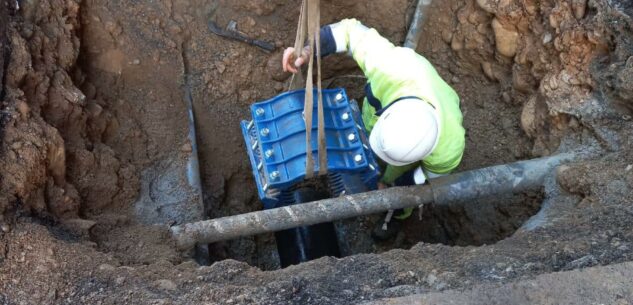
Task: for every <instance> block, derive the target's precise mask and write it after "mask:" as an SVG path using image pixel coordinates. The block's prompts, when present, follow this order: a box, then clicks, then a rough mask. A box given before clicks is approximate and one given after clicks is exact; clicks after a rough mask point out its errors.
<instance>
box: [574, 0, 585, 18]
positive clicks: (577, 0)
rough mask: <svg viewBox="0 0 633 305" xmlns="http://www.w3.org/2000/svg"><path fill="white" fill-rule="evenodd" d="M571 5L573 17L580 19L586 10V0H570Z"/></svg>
mask: <svg viewBox="0 0 633 305" xmlns="http://www.w3.org/2000/svg"><path fill="white" fill-rule="evenodd" d="M571 7H572V10H573V11H574V17H576V19H582V18H583V17H585V12H586V11H587V0H572V1H571Z"/></svg>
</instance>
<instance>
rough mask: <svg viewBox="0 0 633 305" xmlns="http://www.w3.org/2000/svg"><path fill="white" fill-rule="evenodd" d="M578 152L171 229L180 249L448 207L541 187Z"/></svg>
mask: <svg viewBox="0 0 633 305" xmlns="http://www.w3.org/2000/svg"><path fill="white" fill-rule="evenodd" d="M573 159H574V155H573V154H561V155H556V156H552V157H546V158H540V159H534V160H528V161H521V162H516V163H511V164H506V165H497V166H492V167H487V168H482V169H478V170H471V171H466V172H461V173H457V174H454V175H449V176H444V177H440V178H437V179H433V180H431V181H430V184H429V185H418V186H410V187H393V188H388V189H384V190H378V191H373V192H367V193H361V194H355V195H348V196H341V197H338V198H331V199H325V200H319V201H313V202H308V203H303V204H298V205H293V206H287V207H282V208H276V209H270V210H264V211H257V212H252V213H247V214H241V215H236V216H228V217H223V218H218V219H212V220H207V221H200V222H195V223H189V224H184V225H179V226H174V227H171V229H170V230H171V233H172V235H173V237H174V238H175V240H176V242H177V244H178V247H179V248H181V249H188V248H191V247H193V246H195V245H196V244H197V243H201V244H204V243H212V242H217V241H222V240H229V239H234V238H237V237H242V236H249V235H255V234H262V233H267V232H276V231H280V230H285V229H290V228H296V227H302V226H309V225H313V224H317V223H324V222H331V221H335V220H340V219H346V218H351V217H357V216H362V215H369V214H375V213H380V212H385V211H388V210H396V209H402V208H408V207H417V206H419V205H422V204H434V205H446V204H449V203H454V202H463V201H466V200H467V201H468V202H472V201H473V200H474V199H478V198H484V197H489V196H494V195H500V194H507V193H522V192H525V191H529V190H535V189H539V188H541V187H542V186H543V182H544V180H545V177H546V176H547V175H548V174H550V173H552V171H553V170H554V169H555V168H556V167H557V166H558V165H560V164H562V163H564V162H569V161H571V160H573Z"/></svg>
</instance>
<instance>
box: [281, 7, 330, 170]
mask: <svg viewBox="0 0 633 305" xmlns="http://www.w3.org/2000/svg"><path fill="white" fill-rule="evenodd" d="M320 19H321V12H320V0H303V1H302V3H301V13H300V15H299V25H298V27H297V36H296V39H295V46H294V47H295V58H299V56H301V52H303V48H304V46H305V43H306V39H307V40H308V48H309V50H310V54H311V56H310V57H309V61H308V71H307V75H306V82H305V89H306V91H305V92H306V94H305V100H304V104H303V112H304V121H305V124H306V171H305V172H306V175H305V177H306V179H310V178H312V177H314V159H313V156H312V115H313V110H314V108H313V107H314V105H313V102H314V91H313V86H314V84H313V75H312V73H313V68H314V59H315V58H316V65H317V96H318V99H317V100H318V101H317V102H318V104H317V106H318V114H317V120H318V121H317V126H318V127H317V128H318V135H317V143H318V151H317V152H318V155H319V163H318V164H319V175H325V174H327V150H326V141H325V117H324V110H323V95H322V94H321V43H320V41H321V37H320V23H321V20H320ZM315 42H316V43H315ZM313 54H314V56H313ZM295 76H296V77H295ZM301 80H302V75H301V73H297V74H294V75H293V77H292V79H291V81H290V89H297V88H299V86H300V83H301Z"/></svg>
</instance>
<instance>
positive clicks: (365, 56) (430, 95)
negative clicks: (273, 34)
mask: <svg viewBox="0 0 633 305" xmlns="http://www.w3.org/2000/svg"><path fill="white" fill-rule="evenodd" d="M329 27H330V29H329V30H328V29H326V33H325V37H323V36H324V35H323V34H322V39H328V37H330V39H332V38H333V39H334V41H335V48H336V51H337V52H343V51H347V52H349V53H350V54H351V55H352V57H353V58H354V60H355V61H356V62H357V63H358V65H359V66H360V68H361V69H362V70H363V72H364V73H365V75H366V76H367V78H368V85H367V88H366V89H367V90H366V91H367V97H366V98H365V101H364V104H363V109H362V113H363V121H364V123H365V127H366V128H367V131H368V132H371V130H372V129H373V127H374V124H376V121H377V120H378V116H377V115H376V111H377V109H380V108H383V107H386V106H388V105H389V104H390V103H391V102H393V101H395V100H397V99H399V98H402V97H417V98H420V99H422V100H424V101H426V102H428V103H430V104H431V105H432V106H433V107H435V109H436V110H437V112H438V118H439V129H440V133H439V140H438V144H437V146H436V147H435V149H434V150H433V152H432V153H431V154H430V155H429V156H428V157H426V158H425V159H424V160H421V164H420V163H414V164H411V165H407V166H387V168H386V169H385V173H384V175H383V178H382V182H384V183H388V184H390V183H393V182H394V180H395V179H397V178H398V177H399V176H400V175H402V174H403V173H405V172H407V171H409V170H411V169H413V168H415V167H417V166H420V165H422V166H423V168H424V169H425V170H427V171H430V172H432V173H436V174H447V173H449V172H451V171H453V170H454V169H455V168H456V167H457V166H458V165H459V163H460V162H461V159H462V155H463V152H464V147H465V130H464V127H463V126H462V113H461V111H460V108H459V103H460V101H459V96H458V95H457V93H456V92H455V91H454V90H453V89H452V88H451V87H450V86H449V85H448V84H447V83H446V82H445V81H444V80H443V79H442V78H441V77H440V75H439V74H438V73H437V71H436V70H435V68H433V66H432V65H431V63H430V62H429V61H428V60H427V59H426V58H424V57H422V56H421V55H419V54H417V53H415V51H414V50H411V49H409V48H403V47H397V46H394V45H393V44H392V43H391V42H389V40H387V39H385V38H384V37H382V36H381V35H380V34H379V33H378V32H377V31H376V30H375V29H368V28H366V27H364V26H362V24H361V23H360V22H359V21H358V20H355V19H345V20H343V21H341V22H339V23H336V24H333V25H330V26H329ZM327 32H331V33H327ZM323 44H324V42H323V41H322V45H323ZM325 45H328V43H327V42H325ZM329 45H330V47H329V48H330V49H331V48H333V46H332V44H331V43H330V44H329ZM324 48H325V50H324V52H325V53H327V52H328V46H325V47H324ZM411 132H412V133H413V132H415V130H411ZM403 136H406V135H403Z"/></svg>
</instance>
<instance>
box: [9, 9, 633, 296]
mask: <svg viewBox="0 0 633 305" xmlns="http://www.w3.org/2000/svg"><path fill="white" fill-rule="evenodd" d="M321 6H322V14H323V20H322V23H324V24H327V23H330V22H334V21H336V20H339V19H342V18H348V17H356V18H359V19H360V20H362V21H363V22H364V23H365V24H367V25H368V26H371V27H375V28H377V29H378V30H379V32H381V33H382V34H383V35H385V36H386V37H387V38H389V39H391V40H392V41H394V42H395V43H400V42H402V41H403V39H404V36H405V33H406V30H407V24H408V23H409V19H410V16H411V14H412V9H413V7H414V5H413V3H412V1H406V0H398V1H387V0H375V1H366V2H358V1H356V2H354V1H336V2H335V1H323V3H322V4H321ZM632 8H633V7H632V6H631V5H630V4H629V3H628V2H627V1H606V0H591V1H577V0H573V1H549V0H548V1H531V0H477V1H475V0H471V1H465V2H464V1H441V2H439V1H435V2H434V3H433V5H432V6H431V11H430V12H429V18H428V21H427V24H426V27H425V30H424V33H423V40H422V41H421V43H420V44H419V47H418V51H419V52H420V53H421V54H423V55H425V56H426V57H427V58H428V59H429V60H430V61H431V62H432V63H433V64H434V65H435V66H436V68H437V69H438V71H439V72H440V74H441V75H442V76H443V77H444V79H446V80H447V81H448V82H449V83H450V84H451V85H452V86H453V87H454V88H455V89H456V91H457V92H458V93H459V95H460V97H461V100H462V110H463V113H464V125H465V127H466V129H467V145H466V152H465V155H464V160H463V162H462V165H461V167H460V168H459V170H469V169H475V168H480V167H484V166H489V165H493V164H501V163H507V162H513V161H516V160H521V159H527V158H532V157H538V156H545V155H550V154H553V153H556V152H569V151H581V152H592V153H593V158H592V160H585V161H582V162H578V163H576V164H571V165H569V166H566V167H563V168H560V169H559V170H558V171H557V173H556V177H555V178H554V177H552V178H551V179H550V181H549V183H548V184H547V185H546V186H545V188H544V189H543V190H542V191H541V192H536V193H533V194H520V195H514V196H505V197H499V198H491V199H487V200H482V201H479V202H472V203H470V204H467V205H459V206H452V207H450V208H444V209H440V208H436V207H433V206H427V207H425V208H424V213H423V214H422V218H421V219H419V218H418V217H415V216H414V217H412V218H411V219H409V220H407V221H406V223H405V226H404V230H403V231H402V232H401V234H400V235H399V236H398V238H396V239H395V240H393V241H391V242H388V243H374V242H373V241H372V240H371V239H370V238H369V232H370V230H371V229H372V228H373V225H374V224H375V223H376V222H377V221H379V219H380V216H379V215H377V216H374V217H368V218H362V219H360V220H352V221H346V222H344V223H342V224H340V225H339V227H340V228H342V231H343V232H344V233H345V234H346V235H345V236H348V241H349V245H350V247H349V248H348V249H347V250H346V254H348V255H350V256H347V257H345V258H342V259H334V258H323V259H319V260H316V261H313V262H309V263H305V264H301V265H298V266H292V267H289V268H286V269H283V270H275V269H277V268H278V265H277V263H276V260H277V256H276V255H277V254H276V251H275V245H274V238H273V237H272V235H262V236H256V237H249V238H242V239H239V240H235V241H231V242H226V243H221V244H215V245H212V247H211V249H210V252H211V256H212V258H213V259H214V260H215V261H216V262H215V263H214V264H213V265H211V266H199V265H197V264H196V263H194V262H193V261H192V260H191V259H190V258H189V257H188V253H179V252H178V251H176V249H175V247H174V246H173V244H172V242H171V240H170V239H169V236H168V234H167V232H166V231H165V228H166V225H168V224H170V223H169V219H167V220H164V221H162V222H161V223H160V224H159V225H158V226H151V225H147V224H144V223H146V221H144V220H143V217H139V214H138V211H139V209H138V208H137V207H138V202H140V201H142V198H145V197H147V196H145V195H144V194H148V192H147V190H148V189H151V188H152V185H153V184H152V182H153V181H155V179H157V178H159V177H161V176H164V175H165V173H166V172H171V171H170V170H168V169H169V168H170V166H168V165H172V164H182V162H181V161H182V160H184V158H186V156H187V155H188V154H190V153H191V150H192V146H191V143H190V142H189V140H188V139H187V134H188V125H187V124H188V121H187V107H186V103H185V100H184V96H185V92H186V90H190V91H191V92H192V95H193V102H194V112H195V117H196V130H197V133H198V135H197V140H198V146H199V151H198V153H199V158H200V166H201V167H200V170H201V178H202V190H203V201H204V205H205V207H206V211H207V213H206V216H207V217H221V216H226V215H234V214H239V213H244V212H249V211H254V210H259V209H261V208H262V207H261V204H260V203H259V202H258V200H257V196H256V192H255V186H254V183H253V181H252V179H251V177H250V175H251V173H250V164H249V162H248V160H247V158H246V154H245V152H244V151H245V149H244V147H243V143H242V139H241V133H240V130H239V126H238V124H239V121H240V120H243V119H246V118H247V117H248V106H249V105H250V104H251V103H252V102H254V101H258V100H263V99H267V98H269V97H271V96H274V95H276V94H278V93H280V92H282V91H283V90H284V89H285V87H286V85H287V81H288V76H289V75H287V74H284V73H282V72H281V71H280V66H279V63H280V57H281V51H282V50H283V47H284V46H289V45H291V44H292V42H293V39H294V31H295V27H296V20H297V17H298V16H297V11H298V8H297V6H296V3H287V2H286V1H277V0H275V1H241V0H240V1H225V0H217V1H202V0H194V1H179V0H177V1H158V2H131V3H119V2H112V1H104V0H84V1H75V0H39V1H24V2H22V1H18V2H15V3H11V4H9V5H0V25H1V26H2V31H3V32H2V35H0V40H1V41H2V46H3V48H0V50H2V53H0V58H3V59H4V60H3V62H4V63H5V64H4V65H2V70H1V72H2V73H0V74H1V75H3V78H2V79H3V87H2V92H1V93H2V94H1V96H0V97H1V98H2V102H1V104H0V108H1V112H0V136H1V142H0V169H1V171H2V173H3V175H2V177H1V178H0V179H1V180H0V190H1V192H0V229H2V231H1V232H0V303H6V304H58V303H81V304H85V303H91V304H92V303H100V304H120V303H130V304H137V303H143V304H171V303H173V304H189V303H191V304H193V303H196V304H199V303H200V302H202V303H207V304H252V303H257V304H346V303H361V302H364V301H367V300H374V299H380V298H385V297H398V296H406V295H410V294H414V293H417V294H420V293H422V294H424V293H428V292H433V291H441V290H446V289H454V288H459V289H465V288H470V287H474V285H478V284H482V283H483V284H485V283H509V282H512V281H515V280H524V279H530V278H534V277H536V276H538V275H541V274H547V273H551V272H555V271H561V270H574V269H580V268H584V267H588V266H594V265H611V264H615V263H619V262H627V261H631V260H632V259H633V258H632V256H633V251H631V246H632V245H633V244H632V243H633V235H631V230H630V226H629V224H630V223H631V220H633V207H631V204H630V203H631V202H633V200H631V199H632V198H631V197H630V196H631V195H630V190H631V187H632V186H633V171H631V169H632V168H633V158H632V156H631V154H630V152H629V150H630V149H629V147H630V146H631V139H632V134H631V132H630V130H631V124H632V123H631V115H632V113H631V111H632V110H633V106H631V105H633V104H632V103H631V98H632V97H633V93H632V92H631V90H630V88H631V83H633V77H632V76H633V72H632V71H633V59H632V58H633V56H632V55H633V54H632V53H631V46H632V45H633V36H632V35H631V25H632V24H633V22H632V20H631V16H632V15H633V11H632ZM394 16H396V17H394ZM209 20H214V21H215V22H216V23H218V24H219V25H220V26H225V25H226V24H227V23H228V22H229V20H236V21H237V24H238V28H239V30H240V31H243V32H244V33H245V34H247V35H249V36H252V37H255V38H259V39H264V40H268V41H271V42H273V43H274V44H275V45H276V46H277V50H276V51H275V52H273V53H272V54H267V53H265V52H262V51H261V50H259V49H257V48H254V47H251V46H248V45H245V44H242V43H239V42H234V41H229V40H226V39H223V38H220V37H217V36H214V35H212V34H211V33H210V32H209V31H208V29H207V22H208V21H209ZM323 68H324V79H325V81H324V83H325V84H328V85H331V86H344V87H345V88H346V89H348V92H349V93H350V96H352V97H353V98H356V99H358V100H361V99H362V96H363V92H362V85H363V82H364V80H363V79H362V78H359V77H357V76H358V75H360V74H361V73H360V71H359V70H358V69H357V68H355V64H354V62H353V61H352V60H350V59H349V58H345V57H344V56H333V57H330V58H327V59H326V60H325V61H324V63H323ZM596 152H598V153H597V154H596ZM166 164H167V165H166ZM166 169H167V170H166ZM141 211H142V210H141ZM142 214H143V215H145V214H146V213H142ZM143 215H141V216H143ZM416 216H417V215H416ZM195 217H198V216H195ZM394 248H402V249H395V250H394ZM360 253H368V254H360ZM263 270H271V271H263Z"/></svg>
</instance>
